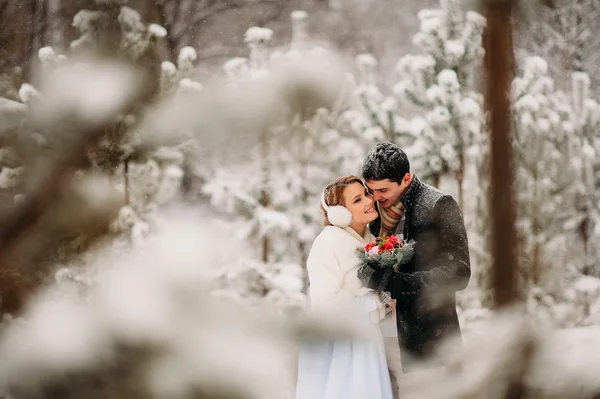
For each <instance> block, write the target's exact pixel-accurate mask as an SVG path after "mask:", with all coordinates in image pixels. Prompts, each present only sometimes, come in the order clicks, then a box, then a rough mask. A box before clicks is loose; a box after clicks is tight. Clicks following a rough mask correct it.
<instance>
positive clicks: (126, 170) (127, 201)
mask: <svg viewBox="0 0 600 399" xmlns="http://www.w3.org/2000/svg"><path fill="white" fill-rule="evenodd" d="M123 183H124V186H125V193H124V194H125V205H130V204H131V194H130V193H129V160H128V159H126V160H125V161H124V163H123Z"/></svg>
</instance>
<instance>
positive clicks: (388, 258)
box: [357, 235, 415, 271]
mask: <svg viewBox="0 0 600 399" xmlns="http://www.w3.org/2000/svg"><path fill="white" fill-rule="evenodd" d="M414 246H415V241H414V240H410V241H400V240H398V237H396V236H394V235H393V236H388V237H377V239H375V241H373V242H371V243H369V244H367V245H365V246H364V248H360V249H358V250H357V251H358V258H359V259H360V261H361V265H362V266H368V267H370V268H372V269H375V270H377V269H388V268H391V269H393V270H394V271H398V267H400V265H403V264H405V263H407V262H408V261H410V259H411V258H412V256H413V254H414Z"/></svg>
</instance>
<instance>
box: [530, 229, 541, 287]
mask: <svg viewBox="0 0 600 399" xmlns="http://www.w3.org/2000/svg"><path fill="white" fill-rule="evenodd" d="M532 230H533V239H534V242H533V253H532V256H531V282H532V283H533V284H534V285H537V284H539V282H540V276H541V265H540V262H541V259H540V252H541V248H540V242H539V239H538V237H539V231H540V223H539V221H538V218H537V217H535V218H534V219H533V223H532Z"/></svg>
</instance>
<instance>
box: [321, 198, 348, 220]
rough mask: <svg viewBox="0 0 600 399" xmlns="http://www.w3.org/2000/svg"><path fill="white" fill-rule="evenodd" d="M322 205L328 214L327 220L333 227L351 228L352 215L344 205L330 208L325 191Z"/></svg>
mask: <svg viewBox="0 0 600 399" xmlns="http://www.w3.org/2000/svg"><path fill="white" fill-rule="evenodd" d="M321 205H323V209H325V212H327V219H329V221H330V222H331V224H332V225H334V226H337V227H342V228H343V227H347V226H350V223H352V213H351V212H350V211H349V210H348V208H346V207H345V206H342V205H334V206H328V205H327V204H326V203H325V191H323V193H322V194H321Z"/></svg>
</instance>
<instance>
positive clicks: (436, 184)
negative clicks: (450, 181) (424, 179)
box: [432, 173, 440, 188]
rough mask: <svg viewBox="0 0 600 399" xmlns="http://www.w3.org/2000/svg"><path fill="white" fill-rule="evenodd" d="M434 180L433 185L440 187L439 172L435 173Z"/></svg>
mask: <svg viewBox="0 0 600 399" xmlns="http://www.w3.org/2000/svg"><path fill="white" fill-rule="evenodd" d="M432 182H433V187H435V188H440V175H439V174H438V173H436V174H435V175H433V180H432Z"/></svg>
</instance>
